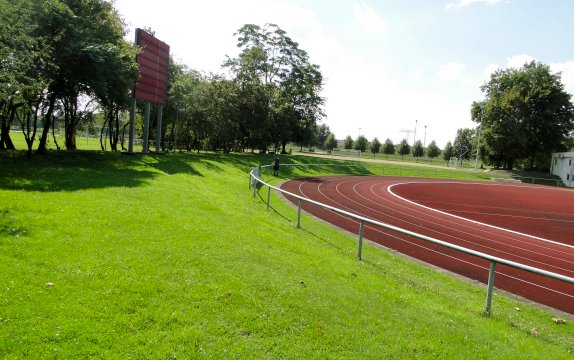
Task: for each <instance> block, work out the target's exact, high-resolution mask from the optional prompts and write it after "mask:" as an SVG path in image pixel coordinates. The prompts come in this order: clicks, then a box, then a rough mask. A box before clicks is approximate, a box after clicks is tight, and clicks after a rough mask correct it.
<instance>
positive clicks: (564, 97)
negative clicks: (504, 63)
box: [471, 61, 574, 169]
mask: <svg viewBox="0 0 574 360" xmlns="http://www.w3.org/2000/svg"><path fill="white" fill-rule="evenodd" d="M481 90H482V91H483V92H484V93H485V99H484V100H482V101H481V102H475V103H473V105H472V109H471V113H472V118H473V120H474V121H475V122H477V123H478V122H480V121H481V119H482V135H481V136H482V139H483V140H481V142H483V141H484V142H483V146H484V150H485V151H484V152H483V157H484V158H485V160H486V162H487V163H489V164H491V165H494V166H499V167H503V168H506V169H512V167H513V165H514V164H515V162H516V161H517V160H522V159H524V160H527V161H528V163H529V166H530V167H531V168H532V167H535V166H536V165H537V161H539V160H540V163H543V161H544V160H546V159H544V158H546V157H547V154H549V153H550V152H552V151H560V150H566V147H565V144H566V142H567V139H568V136H569V134H570V132H571V131H572V130H573V129H574V106H573V105H572V102H571V95H570V94H568V93H567V92H566V91H565V90H564V85H563V84H562V81H561V75H560V74H553V73H551V71H550V68H549V67H548V66H547V65H544V64H542V63H539V62H536V61H532V62H530V63H528V64H525V65H524V66H523V67H521V68H519V69H514V68H511V69H504V70H498V71H496V72H494V73H493V74H492V75H491V78H490V81H489V82H488V83H487V84H485V85H484V86H482V88H481ZM481 115H482V116H481ZM540 157H542V159H540Z"/></svg>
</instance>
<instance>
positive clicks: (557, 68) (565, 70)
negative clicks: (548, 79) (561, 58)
mask: <svg viewBox="0 0 574 360" xmlns="http://www.w3.org/2000/svg"><path fill="white" fill-rule="evenodd" d="M550 69H551V70H552V71H553V72H555V73H557V72H561V73H562V84H564V88H565V90H566V91H567V92H568V93H570V94H571V95H574V61H567V62H563V63H553V64H550Z"/></svg>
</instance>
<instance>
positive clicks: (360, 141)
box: [353, 135, 369, 152]
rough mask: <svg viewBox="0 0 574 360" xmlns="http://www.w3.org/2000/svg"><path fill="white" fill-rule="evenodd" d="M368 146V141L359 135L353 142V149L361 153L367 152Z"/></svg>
mask: <svg viewBox="0 0 574 360" xmlns="http://www.w3.org/2000/svg"><path fill="white" fill-rule="evenodd" d="M368 146H369V140H367V138H366V137H364V136H363V135H359V136H358V137H357V140H356V141H355V144H354V146H353V147H354V149H355V150H360V151H361V152H365V151H367V147H368Z"/></svg>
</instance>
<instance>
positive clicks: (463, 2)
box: [446, 0, 502, 10]
mask: <svg viewBox="0 0 574 360" xmlns="http://www.w3.org/2000/svg"><path fill="white" fill-rule="evenodd" d="M500 2H502V0H458V2H457V3H454V4H453V3H449V4H446V9H447V10H456V9H460V8H463V7H467V6H471V5H473V4H477V3H484V4H487V5H496V4H498V3H500Z"/></svg>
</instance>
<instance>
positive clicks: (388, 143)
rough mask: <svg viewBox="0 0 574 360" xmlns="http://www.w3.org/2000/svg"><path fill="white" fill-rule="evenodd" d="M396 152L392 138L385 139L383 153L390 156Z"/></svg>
mask: <svg viewBox="0 0 574 360" xmlns="http://www.w3.org/2000/svg"><path fill="white" fill-rule="evenodd" d="M394 153H395V145H394V144H393V141H392V140H391V139H387V140H385V144H384V145H383V154H385V155H386V156H387V158H388V157H389V155H393V154H394Z"/></svg>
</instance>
